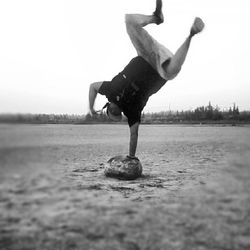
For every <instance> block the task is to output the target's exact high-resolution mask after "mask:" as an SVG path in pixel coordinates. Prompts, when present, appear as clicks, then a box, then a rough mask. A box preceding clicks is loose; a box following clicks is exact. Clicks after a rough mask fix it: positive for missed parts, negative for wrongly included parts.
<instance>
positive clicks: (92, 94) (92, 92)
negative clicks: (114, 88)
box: [89, 82, 103, 115]
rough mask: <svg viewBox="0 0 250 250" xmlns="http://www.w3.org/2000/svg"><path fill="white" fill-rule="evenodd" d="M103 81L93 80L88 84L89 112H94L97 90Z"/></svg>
mask: <svg viewBox="0 0 250 250" xmlns="http://www.w3.org/2000/svg"><path fill="white" fill-rule="evenodd" d="M102 83H103V82H94V83H92V84H90V86H89V110H90V112H91V114H92V115H93V114H95V109H94V104H95V99H96V95H97V93H98V90H99V89H100V87H101V85H102Z"/></svg>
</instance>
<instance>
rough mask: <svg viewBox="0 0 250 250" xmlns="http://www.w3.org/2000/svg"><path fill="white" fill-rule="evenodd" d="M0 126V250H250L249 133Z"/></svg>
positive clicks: (202, 129) (182, 128)
mask: <svg viewBox="0 0 250 250" xmlns="http://www.w3.org/2000/svg"><path fill="white" fill-rule="evenodd" d="M128 138H129V130H128V126H125V125H0V249H1V250H8V249H11V250H12V249H18V250H19V249H20V250H21V249H22V250H61V249H62V250H64V249H65V250H73V249H83V250H85V249H93V250H97V249H98V250H104V249H107V250H113V249H114V250H119V249H128V250H139V249H142V250H147V249H148V250H158V249H162V250H171V249H183V250H189V249H190V250H191V249H192V250H194V249H199V250H203V249H213V250H216V249H228V250H229V249H236V250H237V249H239V250H244V249H245V250H249V249H250V127H247V126H246V127H229V126H226V127H222V126H174V125H173V126H164V125H159V126H153V125H150V126H146V125H143V126H141V127H140V131H139V144H138V149H137V152H138V154H137V156H138V157H139V158H140V160H141V162H142V164H143V176H142V177H141V178H139V179H137V180H133V181H122V180H116V179H111V178H106V177H105V176H104V174H103V168H104V163H105V162H106V161H107V160H108V159H109V158H110V157H112V156H114V155H119V154H123V155H126V154H127V151H128Z"/></svg>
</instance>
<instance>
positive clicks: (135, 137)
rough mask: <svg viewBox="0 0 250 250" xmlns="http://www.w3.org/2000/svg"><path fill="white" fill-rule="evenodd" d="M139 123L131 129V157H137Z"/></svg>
mask: <svg viewBox="0 0 250 250" xmlns="http://www.w3.org/2000/svg"><path fill="white" fill-rule="evenodd" d="M138 130H139V122H136V123H135V124H133V125H132V126H131V127H130V142H129V156H130V157H135V153H136V148H137V141H138Z"/></svg>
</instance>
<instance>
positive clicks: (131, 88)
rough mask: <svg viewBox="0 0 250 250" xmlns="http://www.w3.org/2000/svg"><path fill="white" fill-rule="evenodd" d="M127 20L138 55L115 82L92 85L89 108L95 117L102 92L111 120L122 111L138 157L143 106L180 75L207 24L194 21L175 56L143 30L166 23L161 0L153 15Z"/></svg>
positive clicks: (118, 117) (131, 149)
mask: <svg viewBox="0 0 250 250" xmlns="http://www.w3.org/2000/svg"><path fill="white" fill-rule="evenodd" d="M125 19H126V20H125V21H126V28H127V33H128V35H129V37H130V39H131V42H132V43H133V45H134V47H135V49H136V51H137V54H138V56H137V57H135V58H133V59H132V60H131V61H130V62H129V64H128V65H127V66H126V67H125V68H124V70H123V71H122V72H120V73H119V74H118V75H117V76H115V77H114V78H113V79H112V81H110V82H106V81H104V82H95V83H92V84H91V85H90V88H89V108H90V113H91V114H92V115H94V114H96V111H95V110H94V103H95V99H96V96H97V93H99V94H101V95H105V96H106V97H107V99H108V101H109V103H107V104H106V105H105V107H104V108H107V115H108V116H109V118H110V119H112V120H114V121H120V120H121V118H122V115H121V113H122V112H123V114H124V115H125V116H126V117H127V118H128V124H129V127H130V143H129V155H128V156H129V157H131V158H136V157H135V153H136V147H137V140H138V129H139V124H140V118H141V112H142V110H143V108H144V106H145V105H146V103H147V101H148V99H149V97H150V96H151V95H152V94H154V93H156V92H157V91H158V90H159V89H160V88H161V87H162V86H163V85H164V84H165V83H166V82H167V81H168V80H172V79H173V78H174V77H175V76H176V75H177V74H178V73H179V71H180V70H181V67H182V65H183V63H184V61H185V58H186V55H187V52H188V49H189V46H190V42H191V39H192V37H193V36H194V35H195V34H197V33H199V32H201V31H202V30H203V28H204V23H203V21H202V20H201V19H200V18H198V17H197V18H195V20H194V23H193V25H192V27H191V30H190V34H189V36H188V37H187V39H186V40H185V41H184V43H183V44H182V45H181V46H180V48H179V49H178V50H177V51H176V53H175V54H172V53H171V52H170V51H169V50H168V49H167V48H165V47H164V46H163V45H161V44H160V43H158V42H157V41H156V40H155V39H154V38H153V37H151V36H150V35H149V33H148V32H147V31H146V30H145V29H144V28H143V27H144V26H146V25H148V24H151V23H153V24H157V25H159V24H161V23H163V21H164V17H163V13H162V1H161V0H156V9H155V11H154V13H153V14H152V15H142V14H126V17H125Z"/></svg>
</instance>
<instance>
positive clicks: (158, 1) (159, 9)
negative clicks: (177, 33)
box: [153, 0, 164, 25]
mask: <svg viewBox="0 0 250 250" xmlns="http://www.w3.org/2000/svg"><path fill="white" fill-rule="evenodd" d="M153 15H154V16H155V17H156V22H155V23H156V24H157V25H159V24H161V23H163V22H164V16H163V13H162V0H156V8H155V11H154V13H153Z"/></svg>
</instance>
